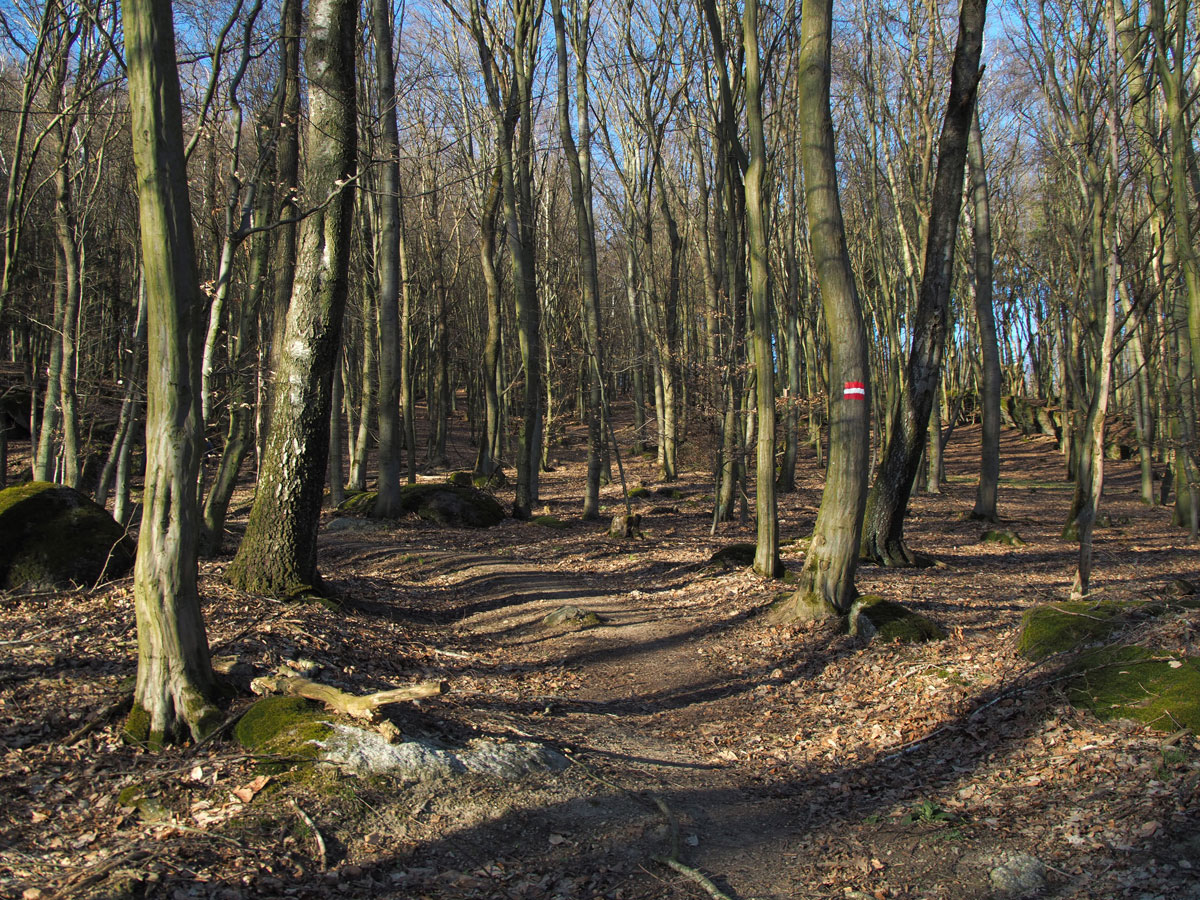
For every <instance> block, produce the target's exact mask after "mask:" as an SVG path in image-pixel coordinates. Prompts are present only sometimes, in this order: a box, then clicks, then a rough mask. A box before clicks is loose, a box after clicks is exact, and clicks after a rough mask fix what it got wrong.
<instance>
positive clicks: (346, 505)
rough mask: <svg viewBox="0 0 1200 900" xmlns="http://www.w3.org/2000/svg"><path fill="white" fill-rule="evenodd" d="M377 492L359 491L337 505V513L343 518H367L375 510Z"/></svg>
mask: <svg viewBox="0 0 1200 900" xmlns="http://www.w3.org/2000/svg"><path fill="white" fill-rule="evenodd" d="M378 496H379V492H378V491H359V492H358V493H357V494H351V495H350V496H349V497H347V498H346V499H345V500H343V501H342V502H341V503H339V504H338V508H337V511H338V512H339V513H341V514H342V515H344V516H369V515H371V512H372V511H373V510H374V509H375V498H376V497H378Z"/></svg>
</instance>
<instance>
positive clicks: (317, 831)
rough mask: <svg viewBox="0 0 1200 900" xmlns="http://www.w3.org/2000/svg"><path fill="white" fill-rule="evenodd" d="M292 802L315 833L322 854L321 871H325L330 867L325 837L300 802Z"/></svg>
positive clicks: (301, 818)
mask: <svg viewBox="0 0 1200 900" xmlns="http://www.w3.org/2000/svg"><path fill="white" fill-rule="evenodd" d="M289 802H290V803H291V804H292V809H294V810H295V811H296V815H298V816H299V817H300V821H302V822H303V823H304V824H305V825H307V826H308V828H309V830H310V831H311V832H312V833H313V839H314V840H315V841H316V842H317V852H318V853H319V854H320V859H319V860H318V861H319V863H320V865H321V871H322V872H324V871H325V870H326V869H328V868H329V855H328V854H327V853H326V852H325V838H323V837H321V829H319V828H317V823H316V822H314V821H313V820H312V818H311V817H310V816H309V814H308V813H306V812H305V811H304V810H302V809H301V808H300V804H299V803H297V802H296V801H295V800H290V801H289Z"/></svg>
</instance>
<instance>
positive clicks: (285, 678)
mask: <svg viewBox="0 0 1200 900" xmlns="http://www.w3.org/2000/svg"><path fill="white" fill-rule="evenodd" d="M250 689H251V690H253V691H254V692H255V693H256V694H268V693H275V694H288V695H289V696H292V697H305V698H307V699H309V700H316V701H318V702H319V703H324V704H325V706H326V708H328V709H331V710H333V711H334V712H340V713H342V714H343V715H347V716H351V717H352V718H355V719H365V720H367V721H373V720H374V719H375V718H376V710H377V709H379V707H381V706H387V705H388V704H390V703H403V702H405V701H411V700H423V699H425V698H427V697H436V696H437V695H438V694H444V693H445V692H446V691H447V690H448V689H449V686H448V685H447V684H446V682H444V681H423V682H421V683H420V684H413V685H408V686H407V687H401V688H393V689H392V690H390V691H376V692H375V693H374V694H364V695H355V694H347V693H346V692H345V691H343V690H341V689H339V688H335V687H334V686H333V685H330V684H319V683H317V682H315V681H311V680H309V679H308V678H303V677H301V676H299V675H264V676H262V677H261V678H255V679H254V681H253V682H251V684H250Z"/></svg>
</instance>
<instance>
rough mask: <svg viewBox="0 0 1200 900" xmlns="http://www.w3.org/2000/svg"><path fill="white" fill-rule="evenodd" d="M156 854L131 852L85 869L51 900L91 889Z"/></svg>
mask: <svg viewBox="0 0 1200 900" xmlns="http://www.w3.org/2000/svg"><path fill="white" fill-rule="evenodd" d="M155 855H156V854H154V853H152V852H150V851H148V850H142V849H141V848H138V849H135V850H130V851H129V852H128V853H121V854H118V855H117V856H114V857H112V858H111V859H108V860H105V861H104V862H103V863H101V864H100V865H98V866H95V867H94V868H91V869H85V870H84V871H83V872H80V873H79V874H77V875H74V876H72V877H71V878H70V879H68V880H67V883H66V884H64V885H63V886H62V887H61V888H59V889H58V890H57V891H55V892H54V893H53V894H51V895H50V897H49V900H65V898H67V897H69V896H71V895H72V894H76V893H78V892H80V891H82V890H86V889H87V888H90V887H91V886H92V885H94V884H99V883H100V882H101V881H103V880H104V879H105V878H107V877H108V876H109V874H110V873H111V872H112V871H113V870H114V869H118V868H120V867H121V866H124V865H128V864H130V863H139V862H144V861H145V860H147V859H149V858H151V857H153V856H155Z"/></svg>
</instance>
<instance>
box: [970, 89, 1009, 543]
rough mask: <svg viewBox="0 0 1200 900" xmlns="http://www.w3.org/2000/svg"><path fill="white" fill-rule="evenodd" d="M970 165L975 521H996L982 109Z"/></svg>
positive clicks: (996, 377) (995, 393) (995, 405)
mask: <svg viewBox="0 0 1200 900" xmlns="http://www.w3.org/2000/svg"><path fill="white" fill-rule="evenodd" d="M967 163H968V165H969V166H970V179H971V180H970V191H971V211H972V214H973V216H972V220H971V221H972V229H973V237H974V244H975V253H974V256H973V257H972V258H973V261H974V263H973V274H974V287H975V321H976V322H977V323H978V325H979V349H980V355H981V357H982V368H983V386H982V390H981V392H980V393H981V397H980V399H981V402H982V404H983V437H982V446H981V449H980V456H979V484H978V486H977V488H976V491H975V507H974V508H973V509H972V510H971V518H972V519H979V520H982V521H984V522H994V521H996V499H997V493H998V489H999V484H1000V390H1001V373H1000V344H999V342H998V341H997V339H996V313H995V310H994V309H993V308H992V209H991V200H990V198H989V196H988V183H987V166H986V163H985V161H984V155H983V132H982V130H981V129H980V127H979V109H978V107H976V109H975V114H974V115H973V116H972V117H971V133H970V135H969V137H968V140H967Z"/></svg>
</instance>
